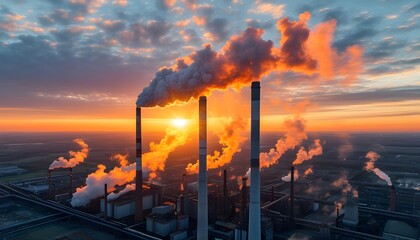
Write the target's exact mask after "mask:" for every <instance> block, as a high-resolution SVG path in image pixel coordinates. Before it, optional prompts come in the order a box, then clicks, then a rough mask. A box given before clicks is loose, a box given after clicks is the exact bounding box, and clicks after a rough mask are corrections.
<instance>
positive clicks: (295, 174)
mask: <svg viewBox="0 0 420 240" xmlns="http://www.w3.org/2000/svg"><path fill="white" fill-rule="evenodd" d="M298 178H299V172H298V170H297V169H295V172H294V174H293V181H294V182H296V180H298ZM281 180H283V181H285V182H290V181H291V180H292V172H291V171H289V173H288V174H287V175H286V176H283V177H282V178H281Z"/></svg>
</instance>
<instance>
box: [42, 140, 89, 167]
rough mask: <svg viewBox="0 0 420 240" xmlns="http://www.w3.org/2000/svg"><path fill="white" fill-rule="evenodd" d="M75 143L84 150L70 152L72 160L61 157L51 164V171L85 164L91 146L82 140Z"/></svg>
mask: <svg viewBox="0 0 420 240" xmlns="http://www.w3.org/2000/svg"><path fill="white" fill-rule="evenodd" d="M73 142H75V143H77V144H78V145H79V146H80V147H81V148H82V149H81V150H80V151H77V152H75V151H69V155H70V157H71V158H70V159H68V160H67V159H65V158H64V157H59V158H58V159H57V160H54V162H52V163H51V165H50V167H49V170H52V169H55V168H72V167H74V166H76V165H78V164H79V163H81V162H83V161H84V160H85V159H86V158H87V156H88V154H89V146H88V145H87V144H86V143H85V142H84V141H83V140H82V139H79V138H77V139H74V140H73Z"/></svg>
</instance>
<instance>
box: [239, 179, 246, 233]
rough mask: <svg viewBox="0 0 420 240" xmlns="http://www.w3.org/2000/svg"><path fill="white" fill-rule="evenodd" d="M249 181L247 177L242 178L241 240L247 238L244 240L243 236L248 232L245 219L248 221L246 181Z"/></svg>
mask: <svg viewBox="0 0 420 240" xmlns="http://www.w3.org/2000/svg"><path fill="white" fill-rule="evenodd" d="M247 180H248V178H247V177H242V206H241V222H240V224H241V228H240V229H241V239H245V237H244V238H242V234H243V233H244V232H245V231H246V228H245V219H246V203H247V200H246V195H247V192H246V181H247Z"/></svg>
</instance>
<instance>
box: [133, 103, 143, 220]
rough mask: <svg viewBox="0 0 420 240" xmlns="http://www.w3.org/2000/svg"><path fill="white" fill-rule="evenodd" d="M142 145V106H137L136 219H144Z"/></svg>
mask: <svg viewBox="0 0 420 240" xmlns="http://www.w3.org/2000/svg"><path fill="white" fill-rule="evenodd" d="M141 155H142V145H141V108H140V107H139V106H137V107H136V194H135V200H136V204H135V205H136V211H135V221H136V222H140V221H141V220H143V171H142V165H141V164H142V161H141V157H142V156H141Z"/></svg>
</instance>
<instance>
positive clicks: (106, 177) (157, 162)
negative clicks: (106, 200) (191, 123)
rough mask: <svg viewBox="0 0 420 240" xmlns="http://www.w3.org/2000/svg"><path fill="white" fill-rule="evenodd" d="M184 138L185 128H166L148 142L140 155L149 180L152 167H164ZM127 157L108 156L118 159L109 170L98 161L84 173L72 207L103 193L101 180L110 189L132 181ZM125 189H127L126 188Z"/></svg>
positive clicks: (133, 165) (133, 172)
mask: <svg viewBox="0 0 420 240" xmlns="http://www.w3.org/2000/svg"><path fill="white" fill-rule="evenodd" d="M187 139H188V132H187V130H185V129H180V128H177V129H171V128H168V129H167V130H166V135H165V137H164V138H163V139H162V140H161V141H160V142H159V143H154V142H151V143H150V152H147V153H144V154H143V155H142V167H143V172H145V173H147V172H148V173H149V180H151V179H153V178H154V177H156V176H157V174H156V172H155V171H157V170H161V171H163V170H164V168H165V163H166V159H167V158H168V155H169V153H171V152H172V151H174V150H175V149H176V148H177V147H179V146H181V145H183V144H185V143H186V141H187ZM127 157H128V155H121V154H116V155H113V156H112V159H115V160H117V161H119V165H120V166H119V167H118V166H117V167H114V168H113V169H112V170H111V171H109V172H106V171H105V170H106V166H105V165H103V164H99V165H98V168H97V170H96V171H95V172H93V173H91V174H89V175H88V176H87V178H86V185H85V186H83V187H79V188H77V189H76V192H75V193H73V198H72V200H71V205H72V206H73V207H78V206H85V205H86V204H88V203H89V202H90V201H91V200H92V199H95V198H97V197H99V196H101V195H103V194H104V193H103V186H104V184H105V183H106V184H108V192H113V191H114V190H115V187H116V186H122V185H124V184H126V183H129V182H132V181H134V179H135V177H136V163H131V164H128V160H127ZM128 188H130V187H128ZM127 191H129V190H128V189H127Z"/></svg>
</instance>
